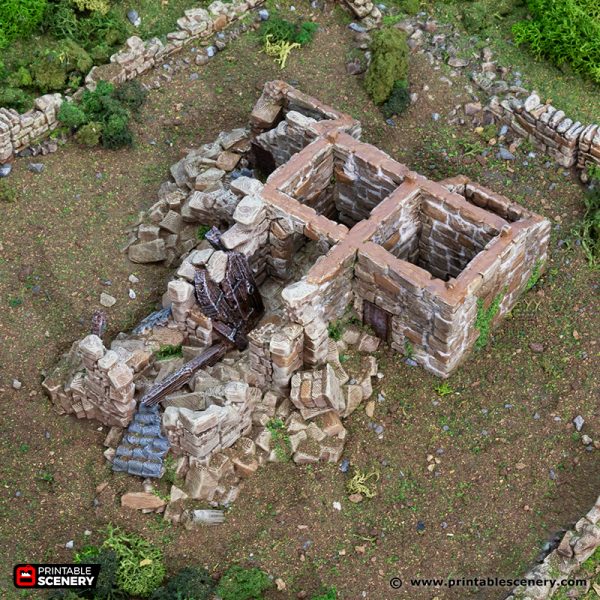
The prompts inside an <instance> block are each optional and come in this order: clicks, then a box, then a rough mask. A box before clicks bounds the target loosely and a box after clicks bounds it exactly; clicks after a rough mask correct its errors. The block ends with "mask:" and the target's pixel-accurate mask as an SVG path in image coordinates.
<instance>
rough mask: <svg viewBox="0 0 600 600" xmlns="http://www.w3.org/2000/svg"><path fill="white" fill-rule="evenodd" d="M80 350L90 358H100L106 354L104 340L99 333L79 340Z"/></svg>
mask: <svg viewBox="0 0 600 600" xmlns="http://www.w3.org/2000/svg"><path fill="white" fill-rule="evenodd" d="M79 352H81V354H83V356H85V357H86V358H88V359H90V360H99V359H100V358H102V357H103V356H104V353H105V352H106V349H105V348H104V344H103V343H102V340H101V339H100V338H99V337H98V336H97V335H93V334H91V335H88V336H86V337H84V338H83V339H82V340H81V342H79Z"/></svg>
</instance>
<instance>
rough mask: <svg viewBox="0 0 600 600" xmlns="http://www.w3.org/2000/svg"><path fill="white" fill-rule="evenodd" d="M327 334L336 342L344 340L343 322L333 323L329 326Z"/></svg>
mask: <svg viewBox="0 0 600 600" xmlns="http://www.w3.org/2000/svg"><path fill="white" fill-rule="evenodd" d="M327 333H328V334H329V337H330V338H331V339H332V340H334V341H335V342H339V341H340V340H341V339H342V334H343V333H344V324H343V323H342V322H341V321H339V320H338V321H332V322H331V323H329V325H327Z"/></svg>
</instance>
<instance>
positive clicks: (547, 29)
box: [513, 0, 600, 83]
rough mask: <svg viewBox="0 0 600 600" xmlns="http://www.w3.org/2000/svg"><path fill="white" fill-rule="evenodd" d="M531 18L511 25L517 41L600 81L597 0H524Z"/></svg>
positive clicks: (599, 34)
mask: <svg viewBox="0 0 600 600" xmlns="http://www.w3.org/2000/svg"><path fill="white" fill-rule="evenodd" d="M527 7H528V9H529V12H530V13H531V16H532V19H531V20H525V21H520V22H518V23H516V24H515V25H514V26H513V36H514V40H515V43H516V44H517V45H522V44H527V45H528V46H529V49H530V50H531V52H533V54H534V55H535V56H536V57H538V58H541V57H544V58H549V59H550V60H552V61H553V62H554V63H555V64H556V65H558V66H559V67H560V66H562V65H564V64H565V63H568V64H570V65H571V67H572V68H573V70H575V71H577V72H579V73H583V74H585V75H587V76H588V77H590V78H591V79H592V80H593V81H595V82H596V83H600V4H599V3H598V2H597V0H527Z"/></svg>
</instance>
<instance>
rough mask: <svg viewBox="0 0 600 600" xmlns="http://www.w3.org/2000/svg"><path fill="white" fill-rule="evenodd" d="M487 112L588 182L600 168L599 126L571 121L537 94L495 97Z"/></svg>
mask: <svg viewBox="0 0 600 600" xmlns="http://www.w3.org/2000/svg"><path fill="white" fill-rule="evenodd" d="M487 110H489V111H490V112H491V113H492V114H493V115H494V117H496V118H497V119H498V120H500V121H501V122H502V123H505V124H507V125H508V126H509V127H511V128H512V129H513V130H514V131H515V132H516V133H517V134H518V135H520V136H522V137H524V138H526V139H528V140H529V141H530V142H531V143H532V144H534V145H535V146H537V147H538V148H540V149H541V150H543V151H544V152H547V153H548V154H549V155H550V156H551V157H552V158H553V159H554V160H555V161H556V162H558V164H560V165H561V166H563V167H566V168H570V167H574V166H576V167H577V168H578V169H580V170H581V177H582V179H583V180H584V181H587V179H588V169H589V167H593V166H598V167H600V129H599V126H598V125H597V124H592V125H584V124H582V123H580V122H579V121H574V120H573V119H570V118H569V117H568V116H567V115H566V114H565V113H564V112H563V111H562V110H559V109H557V108H555V107H554V106H552V105H551V104H547V103H543V102H542V101H541V100H540V97H539V96H538V95H537V94H536V93H535V92H534V93H533V94H531V95H530V96H529V97H528V98H527V99H526V100H524V101H521V100H519V99H517V98H514V97H513V98H507V99H504V100H502V101H500V100H499V99H498V98H496V97H494V98H492V99H491V101H490V104H489V106H488V109H487Z"/></svg>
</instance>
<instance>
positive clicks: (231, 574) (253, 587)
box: [217, 565, 272, 600]
mask: <svg viewBox="0 0 600 600" xmlns="http://www.w3.org/2000/svg"><path fill="white" fill-rule="evenodd" d="M271 586H272V583H271V580H270V579H269V577H268V575H267V574H266V573H265V572H264V571H261V570H260V569H256V568H253V569H244V568H242V567H240V566H237V565H234V566H233V567H230V568H229V569H228V570H227V571H226V572H225V574H224V575H223V577H221V580H220V581H219V585H218V586H217V594H218V595H219V596H220V597H221V598H222V600H260V598H262V593H263V592H264V591H266V590H268V589H269V588H270V587H271Z"/></svg>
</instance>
